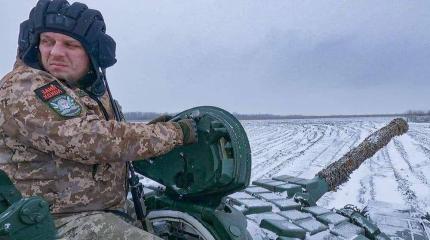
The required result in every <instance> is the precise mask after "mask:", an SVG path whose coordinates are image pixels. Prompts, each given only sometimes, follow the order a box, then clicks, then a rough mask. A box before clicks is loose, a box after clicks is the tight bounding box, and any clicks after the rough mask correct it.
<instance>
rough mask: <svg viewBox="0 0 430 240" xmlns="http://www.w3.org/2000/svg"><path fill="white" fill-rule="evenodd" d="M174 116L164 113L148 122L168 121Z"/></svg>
mask: <svg viewBox="0 0 430 240" xmlns="http://www.w3.org/2000/svg"><path fill="white" fill-rule="evenodd" d="M172 118H173V117H172V116H170V115H167V114H163V115H161V116H159V117H156V118H154V119H152V120H151V121H149V122H148V124H154V123H158V122H167V121H169V120H170V119H172Z"/></svg>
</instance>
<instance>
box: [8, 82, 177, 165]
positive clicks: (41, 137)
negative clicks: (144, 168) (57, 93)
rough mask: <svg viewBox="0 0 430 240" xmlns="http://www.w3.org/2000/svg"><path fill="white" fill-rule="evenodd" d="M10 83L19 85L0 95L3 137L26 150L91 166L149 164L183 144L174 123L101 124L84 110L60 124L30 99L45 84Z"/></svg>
mask: <svg viewBox="0 0 430 240" xmlns="http://www.w3.org/2000/svg"><path fill="white" fill-rule="evenodd" d="M11 80H12V81H19V84H17V83H16V82H15V83H14V84H12V82H10V81H6V83H5V84H4V85H3V86H2V88H1V89H0V102H1V104H0V112H1V113H0V115H2V116H0V118H3V119H0V125H1V127H2V128H3V130H4V132H5V134H6V135H7V136H9V137H13V138H16V139H18V140H19V141H20V142H21V143H23V144H25V145H27V146H29V147H32V148H35V149H38V150H40V151H43V152H47V153H53V154H55V155H56V156H59V157H61V158H64V159H69V160H73V161H78V162H81V163H86V164H94V163H99V162H111V161H132V160H137V159H144V158H150V157H153V156H157V155H161V154H164V153H166V152H168V151H170V150H171V149H173V148H174V147H175V146H177V145H181V144H182V143H183V134H182V130H181V128H180V126H178V124H176V123H170V122H167V123H157V124H151V125H146V124H144V123H125V122H117V121H106V120H102V119H100V118H99V117H98V116H97V115H96V114H94V113H93V112H92V111H86V110H85V109H83V110H82V111H81V113H80V115H79V116H76V117H73V118H68V119H65V118H63V119H61V118H59V117H58V116H57V115H56V113H55V112H54V111H52V109H50V108H49V105H47V104H45V103H44V102H43V101H41V100H40V99H38V97H37V96H36V94H35V93H34V90H35V89H37V87H39V86H40V85H41V84H45V82H46V80H43V79H42V80H40V79H38V80H36V79H34V78H33V77H31V76H30V77H26V78H24V79H23V78H18V79H11ZM8 82H9V83H8ZM8 84H9V85H8ZM35 85H36V86H35ZM75 100H76V101H77V103H78V104H80V105H81V107H82V108H84V106H82V105H83V104H82V103H80V102H79V99H75Z"/></svg>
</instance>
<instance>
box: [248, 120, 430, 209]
mask: <svg viewBox="0 0 430 240" xmlns="http://www.w3.org/2000/svg"><path fill="white" fill-rule="evenodd" d="M391 120H392V119H391V118H345V119H342V118H337V119H312V120H309V119H308V120H261V121H260V120H259V121H242V124H243V126H244V128H245V131H246V132H247V135H248V138H249V141H250V145H251V151H252V161H253V163H252V175H251V179H252V180H257V179H262V178H270V177H274V176H278V175H282V174H288V175H293V176H297V177H304V178H312V177H313V176H314V175H315V174H316V173H317V172H318V171H320V170H321V169H322V168H324V167H325V166H328V165H329V164H330V163H332V162H334V161H336V160H337V159H339V158H340V157H342V156H343V154H345V153H346V152H348V151H349V150H350V149H351V148H353V147H355V146H357V145H358V144H360V143H361V141H363V140H364V139H365V138H366V137H367V136H369V135H370V134H371V133H373V132H375V131H376V130H378V129H379V128H381V127H383V126H385V125H386V124H388V123H389V122H390V121H391ZM409 127H410V128H409V131H408V133H406V134H404V135H403V136H399V137H396V138H394V139H393V140H391V142H390V143H389V144H388V145H387V146H386V147H384V148H383V149H381V150H380V151H379V152H377V153H376V154H375V155H374V156H373V157H372V158H370V159H368V160H366V161H365V162H364V163H363V165H362V166H361V167H360V168H359V169H357V170H356V171H355V172H353V174H352V175H351V176H350V180H349V181H348V182H347V183H345V184H343V185H342V186H340V187H339V188H338V190H337V191H336V192H330V193H326V194H325V195H324V196H323V197H322V198H321V199H320V200H319V202H318V204H319V205H320V206H323V207H326V208H333V207H336V208H340V207H343V206H344V205H346V204H348V203H351V204H354V205H356V206H358V207H364V206H365V205H367V203H368V202H369V201H374V200H377V201H384V202H389V203H393V204H400V205H405V206H410V207H413V208H416V209H417V210H419V211H422V212H430V124H429V123H411V124H410V125H409Z"/></svg>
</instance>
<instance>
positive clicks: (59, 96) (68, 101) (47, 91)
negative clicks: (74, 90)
mask: <svg viewBox="0 0 430 240" xmlns="http://www.w3.org/2000/svg"><path fill="white" fill-rule="evenodd" d="M34 92H35V93H36V95H37V96H38V97H39V98H40V99H41V100H42V101H43V102H44V103H46V104H47V105H48V106H49V107H50V108H51V109H53V110H54V111H55V112H56V113H58V114H59V115H60V116H62V117H76V116H78V115H79V114H80V113H81V106H80V105H79V104H78V103H76V101H75V100H74V99H73V98H72V97H71V96H69V95H68V94H67V93H66V91H65V90H64V88H63V87H62V86H61V85H60V84H59V83H58V82H57V81H52V82H50V83H48V84H46V85H43V86H42V87H40V88H37V89H36V90H34Z"/></svg>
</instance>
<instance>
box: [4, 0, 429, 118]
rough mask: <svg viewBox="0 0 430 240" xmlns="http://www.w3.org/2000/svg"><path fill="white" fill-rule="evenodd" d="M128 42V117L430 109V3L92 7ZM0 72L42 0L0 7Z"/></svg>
mask: <svg viewBox="0 0 430 240" xmlns="http://www.w3.org/2000/svg"><path fill="white" fill-rule="evenodd" d="M81 2H84V3H86V4H88V5H89V7H91V8H96V9H99V10H100V11H101V12H102V13H103V15H104V18H105V21H106V22H107V32H108V33H109V34H110V35H111V36H112V37H113V38H114V39H115V40H116V42H117V59H118V63H117V64H116V65H114V66H113V67H111V68H109V69H108V79H109V81H110V85H111V89H112V92H113V95H114V97H115V98H117V99H118V100H119V101H120V103H121V104H122V106H123V109H124V110H125V111H155V112H178V111H181V110H184V109H187V108H191V107H193V106H198V105H214V106H218V107H222V108H225V109H226V110H228V111H231V112H240V113H273V114H307V115H315V114H318V115H323V114H324V115H325V114H372V113H397V112H404V111H406V110H409V109H421V110H430V105H429V103H430V94H429V90H430V67H429V64H430V1H427V0H422V1H414V0H408V1H406V0H404V1H398V0H382V1H374V0H362V1H358V0H354V1H352V0H351V1H340V0H332V1H328V0H324V1H323V0H321V1H315V0H310V1H305V0H288V1H287V0H286V1H280V0H261V1H251V0H239V1H227V0H225V1H219V0H210V1H209V0H207V1H206V0H205V1H202V0H188V1H173V0H172V1H160V0H158V1H149V0H148V1H138V0H135V1H132V0H122V1H103V0H85V1H81ZM0 3H2V4H1V6H2V7H1V8H0V29H1V36H2V44H1V46H0V52H1V55H0V74H1V75H4V74H6V73H7V72H9V71H10V69H11V67H12V64H13V62H14V57H15V54H16V46H17V36H18V30H19V23H20V22H22V21H23V20H25V19H26V18H27V17H28V13H29V11H30V9H31V8H32V7H33V6H34V5H35V3H36V1H33V0H26V1H24V0H17V1H9V0H0Z"/></svg>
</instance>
